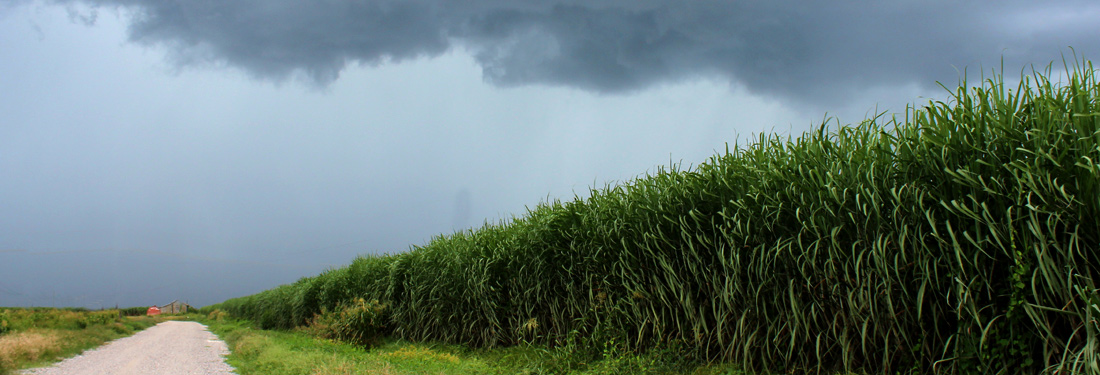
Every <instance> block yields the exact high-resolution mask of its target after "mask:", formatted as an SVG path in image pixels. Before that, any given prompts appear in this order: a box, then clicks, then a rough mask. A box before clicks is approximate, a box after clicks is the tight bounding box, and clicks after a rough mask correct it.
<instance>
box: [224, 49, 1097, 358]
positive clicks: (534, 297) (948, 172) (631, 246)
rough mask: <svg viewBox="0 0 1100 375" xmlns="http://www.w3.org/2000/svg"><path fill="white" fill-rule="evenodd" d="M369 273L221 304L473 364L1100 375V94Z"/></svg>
mask: <svg viewBox="0 0 1100 375" xmlns="http://www.w3.org/2000/svg"><path fill="white" fill-rule="evenodd" d="M1067 69H1068V70H1069V74H1070V76H1069V77H1067V78H1068V79H1066V80H1064V81H1063V82H1062V83H1059V82H1056V81H1052V80H1051V79H1049V78H1048V77H1050V70H1049V69H1048V70H1047V73H1035V74H1033V75H1031V76H1025V77H1022V80H1021V83H1020V84H1019V86H1016V87H1008V86H1006V85H1005V84H1004V82H1003V80H1002V78H1001V77H1000V76H994V77H993V78H991V79H989V80H986V81H983V82H982V83H981V85H979V86H976V87H972V86H969V85H967V84H966V83H965V82H964V83H962V85H960V87H958V88H957V89H954V90H953V91H950V93H951V94H952V96H951V98H950V99H949V100H947V101H946V102H932V103H929V104H928V105H926V106H924V107H921V108H914V109H911V110H910V111H908V112H907V113H906V115H905V116H900V117H893V118H889V119H887V118H881V117H880V118H873V119H870V120H867V121H865V122H863V123H861V124H859V125H855V126H830V125H828V124H823V125H822V126H821V127H820V128H819V129H818V130H816V131H813V132H809V133H806V134H803V135H801V136H798V137H780V136H775V135H766V134H765V135H761V136H760V137H759V140H758V141H756V142H754V143H752V144H748V145H744V146H737V145H735V146H734V147H731V148H730V149H728V150H727V151H726V152H724V153H721V154H719V155H715V156H713V157H711V158H710V159H709V160H707V161H706V162H704V163H701V164H700V165H699V166H698V167H695V168H681V167H679V166H676V165H673V166H670V167H668V168H664V169H659V170H657V171H656V172H655V173H652V174H650V175H646V176H643V177H640V178H638V179H636V180H633V181H629V182H626V183H623V184H620V185H615V186H607V187H604V188H601V189H595V190H593V191H592V193H591V195H590V197H589V198H585V199H580V198H578V199H575V200H573V201H569V202H559V201H555V202H547V203H544V204H540V205H538V206H537V207H535V208H533V209H531V210H530V211H529V212H528V213H527V214H526V215H525V216H523V217H519V218H515V219H512V220H509V221H505V222H501V223H498V224H490V225H486V226H484V227H482V228H479V229H477V230H472V231H466V232H460V233H454V234H452V235H448V236H441V237H438V238H436V239H434V240H433V241H431V242H430V243H428V244H427V245H424V246H417V247H415V248H413V249H412V250H411V251H409V252H407V253H400V254H393V255H386V256H370V257H362V258H358V259H356V260H355V261H353V262H352V263H351V264H350V265H349V266H347V267H345V268H341V269H334V270H331V271H328V272H325V273H323V274H321V275H318V276H316V277H310V278H304V279H301V280H299V281H298V282H296V283H294V284H290V285H284V286H280V287H277V288H274V289H271V290H268V291H264V292H261V293H259V294H255V295H252V296H246V297H241V298H236V299H231V300H228V301H225V302H223V303H222V304H220V305H219V306H216V307H217V308H219V309H222V310H224V311H228V312H230V313H231V314H232V315H234V316H237V317H243V318H248V319H251V320H253V321H255V322H256V323H257V324H259V325H260V326H262V327H265V328H281V329H293V328H295V327H299V326H305V325H308V324H309V323H310V322H311V320H312V319H314V317H315V316H317V315H322V316H323V315H325V314H333V313H338V312H340V311H344V310H346V309H350V308H354V306H353V305H354V304H355V303H356V302H354V301H359V300H362V301H367V302H364V303H366V304H370V305H371V306H368V307H369V308H366V307H365V310H363V311H364V313H367V311H368V310H369V316H367V315H363V316H362V317H363V318H364V319H366V320H363V321H364V322H367V323H369V324H366V325H364V326H362V327H365V328H362V329H357V328H351V331H348V334H349V335H350V336H355V335H359V337H358V339H359V340H360V341H362V342H367V343H369V342H370V341H372V340H378V338H384V337H393V338H398V339H403V340H409V341H413V342H445V343H451V344H464V345H469V346H472V347H498V346H512V345H524V344H536V345H545V346H547V347H558V346H564V345H569V343H570V340H572V339H573V338H575V337H581V338H583V339H584V340H585V342H587V343H590V344H591V345H596V346H597V347H599V346H603V345H606V344H607V343H615V346H616V347H618V346H621V347H624V348H625V350H629V351H631V352H634V353H646V352H648V351H662V350H668V348H684V350H685V351H686V353H685V354H684V355H685V356H686V357H689V358H693V359H695V360H700V361H722V362H734V363H738V364H740V365H741V366H743V367H744V368H746V369H754V370H767V371H778V372H794V373H801V372H822V371H825V372H828V371H857V372H867V373H898V372H902V373H905V372H916V373H939V374H969V373H989V374H995V373H1019V372H1023V373H1086V374H1100V323H1098V319H1100V83H1098V82H1097V80H1096V76H1095V72H1094V69H1093V67H1092V65H1091V63H1089V62H1087V61H1082V62H1076V61H1075V62H1072V63H1071V64H1070V66H1067Z"/></svg>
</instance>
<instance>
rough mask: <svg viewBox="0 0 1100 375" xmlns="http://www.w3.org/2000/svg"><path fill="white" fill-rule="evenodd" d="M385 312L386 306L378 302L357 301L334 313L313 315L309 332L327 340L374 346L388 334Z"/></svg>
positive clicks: (346, 304) (324, 312)
mask: <svg viewBox="0 0 1100 375" xmlns="http://www.w3.org/2000/svg"><path fill="white" fill-rule="evenodd" d="M386 310H387V307H386V305H385V304H381V303H379V302H378V301H377V300H372V301H367V300H365V299H362V298H356V299H353V300H351V301H350V302H349V303H344V304H341V305H340V306H339V307H338V308H337V309H336V310H334V311H327V310H325V311H322V312H321V314H318V315H316V316H314V318H313V321H312V322H311V324H310V326H309V328H308V330H309V331H311V332H312V333H313V334H315V335H317V336H320V337H324V338H328V339H336V340H341V341H345V342H349V343H352V344H356V345H363V346H373V345H375V344H377V343H378V342H379V340H380V339H381V338H382V336H383V335H385V334H386V333H388V329H389V326H388V324H387V321H388V320H389V316H388V313H387V311H386Z"/></svg>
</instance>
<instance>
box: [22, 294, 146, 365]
mask: <svg viewBox="0 0 1100 375" xmlns="http://www.w3.org/2000/svg"><path fill="white" fill-rule="evenodd" d="M161 321H164V319H163V318H151V317H144V316H141V317H120V316H119V311H118V310H103V311H88V310H84V309H55V308H0V375H7V374H10V373H12V372H13V371H14V370H17V369H24V368H33V367H43V366H47V365H50V364H52V363H54V362H57V361H59V360H61V359H64V358H68V357H71V356H74V355H77V354H80V353H82V352H84V351H85V350H88V349H92V348H96V347H99V346H100V345H103V343H105V342H108V341H111V340H115V339H118V338H122V337H126V336H130V335H133V334H134V333H135V332H138V331H141V330H143V329H145V328H148V327H151V326H153V325H156V324H157V323H159V322H161Z"/></svg>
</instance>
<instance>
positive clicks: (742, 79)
mask: <svg viewBox="0 0 1100 375" xmlns="http://www.w3.org/2000/svg"><path fill="white" fill-rule="evenodd" d="M996 4H997V5H990V3H987V2H979V1H973V2H969V1H890V2H868V1H833V2H819V1H736V2H734V1H710V0H708V1H664V0H622V1H591V0H586V1H531V0H508V1H503V0H482V1H445V0H400V1H378V0H321V1H308V2H303V1H294V0H167V1H166V0H83V1H78V0H71V1H66V0H56V1H27V0H23V1H21V0H0V306H29V305H36V306H86V307H93V308H97V307H106V306H114V305H116V304H117V305H121V306H141V305H151V304H164V303H167V302H170V301H171V300H174V299H180V300H184V301H188V302H190V303H191V304H193V305H196V306H202V305H207V304H211V303H216V302H220V301H222V300H224V299H226V298H231V297H237V296H242V295H247V294H251V293H255V292H258V291H260V290H264V289H268V288H271V287H274V286H276V285H279V284H284V283H289V282H293V281H295V280H297V279H298V278H300V277H303V276H311V275H315V274H317V273H319V272H321V271H323V270H324V269H326V268H329V267H338V266H341V265H344V264H347V263H349V262H350V261H351V260H352V259H353V258H354V257H355V256H356V255H359V254H376V253H395V252H402V251H407V250H408V249H409V248H410V246H413V245H422V244H425V243H426V242H427V241H429V240H430V239H431V238H432V237H433V236H437V235H441V234H447V233H451V232H453V231H455V230H462V229H467V228H475V227H477V226H479V225H480V224H482V223H483V222H485V221H497V220H500V219H503V218H508V217H511V216H513V215H522V214H523V213H524V211H525V207H527V206H534V205H536V204H538V203H539V202H540V201H545V200H548V199H549V200H553V199H572V198H573V197H574V194H578V195H581V196H585V195H587V190H588V189H589V187H592V186H603V185H605V184H608V183H614V182H616V181H625V180H629V179H631V178H634V177H636V176H639V175H643V174H645V173H646V172H648V171H654V170H655V168H656V167H657V166H660V165H668V164H669V163H670V162H671V163H683V164H684V165H685V166H686V165H694V164H698V163H700V162H702V161H705V160H706V158H707V157H709V156H710V155H713V154H714V153H715V152H716V151H718V150H723V149H724V148H725V145H726V143H731V144H732V143H733V142H737V141H739V142H742V143H744V142H745V141H747V140H751V139H752V137H753V135H754V134H759V133H760V132H766V133H773V132H778V133H783V134H796V135H797V134H799V133H801V132H803V131H805V130H808V129H810V128H812V127H813V126H816V125H817V124H819V123H820V122H821V120H822V119H823V118H824V117H825V116H826V114H828V115H830V116H837V117H839V120H840V122H841V123H845V124H847V123H858V122H859V121H861V120H863V119H864V117H865V116H866V115H868V114H870V113H874V112H875V111H876V110H877V111H888V112H902V111H904V108H905V105H906V104H908V103H918V104H921V103H926V102H927V100H929V98H941V99H942V98H944V95H943V90H942V89H940V88H939V87H938V86H937V84H936V82H937V81H940V82H943V83H944V84H946V85H947V86H948V87H951V86H954V85H955V84H956V83H957V81H958V79H959V77H960V72H961V71H963V70H964V69H965V70H967V71H969V72H971V76H975V74H974V73H979V72H981V71H982V70H983V69H984V70H986V71H988V70H989V69H990V68H994V67H999V66H1000V65H1001V63H1002V59H1003V61H1004V66H1005V68H1006V70H1008V71H1009V72H1010V74H1009V75H1010V76H1018V72H1019V71H1020V70H1021V69H1022V68H1024V67H1026V66H1029V65H1030V64H1036V65H1038V66H1045V65H1046V64H1049V63H1051V62H1055V63H1057V64H1061V61H1062V57H1061V56H1062V55H1063V54H1067V55H1069V54H1072V53H1073V51H1071V50H1070V48H1069V47H1071V46H1072V47H1073V48H1074V49H1075V50H1076V51H1077V53H1078V55H1084V56H1085V57H1091V56H1094V55H1095V53H1096V52H1097V51H1100V38H1098V37H1100V35H1098V31H1100V30H1098V29H1097V27H1096V26H1095V20H1097V19H1100V6H1098V5H1096V4H1094V3H1093V2H1086V1H1055V2H1045V3H1043V5H1041V6H1039V5H1036V4H1038V3H1035V2H1030V1H1003V2H997V3H996Z"/></svg>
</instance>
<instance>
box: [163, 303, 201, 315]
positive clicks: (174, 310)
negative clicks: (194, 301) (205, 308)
mask: <svg viewBox="0 0 1100 375" xmlns="http://www.w3.org/2000/svg"><path fill="white" fill-rule="evenodd" d="M194 309H195V308H194V307H191V305H188V304H186V303H183V302H180V301H179V300H175V301H172V302H169V303H168V304H166V305H161V306H160V312H161V313H162V314H183V313H185V312H188V311H191V310H194Z"/></svg>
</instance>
